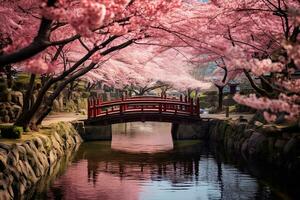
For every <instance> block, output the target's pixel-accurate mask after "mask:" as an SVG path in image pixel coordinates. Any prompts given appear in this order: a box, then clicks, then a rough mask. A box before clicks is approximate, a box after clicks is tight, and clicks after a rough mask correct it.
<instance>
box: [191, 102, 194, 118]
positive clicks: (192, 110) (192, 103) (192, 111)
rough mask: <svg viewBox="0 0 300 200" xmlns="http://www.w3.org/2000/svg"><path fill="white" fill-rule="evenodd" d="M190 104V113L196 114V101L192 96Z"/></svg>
mask: <svg viewBox="0 0 300 200" xmlns="http://www.w3.org/2000/svg"><path fill="white" fill-rule="evenodd" d="M190 105H191V107H190V108H191V110H190V113H191V115H193V114H194V109H193V108H194V101H193V98H190Z"/></svg>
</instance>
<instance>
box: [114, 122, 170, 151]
mask: <svg viewBox="0 0 300 200" xmlns="http://www.w3.org/2000/svg"><path fill="white" fill-rule="evenodd" d="M111 148H112V149H114V150H118V151H125V152H131V153H155V152H161V151H168V150H172V149H173V141H172V136H171V124H169V123H157V122H155V123H154V122H147V123H142V122H134V123H126V124H117V125H114V126H113V135H112V142H111Z"/></svg>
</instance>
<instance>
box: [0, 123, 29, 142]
mask: <svg viewBox="0 0 300 200" xmlns="http://www.w3.org/2000/svg"><path fill="white" fill-rule="evenodd" d="M0 130H1V136H2V137H3V138H10V139H17V138H21V136H22V133H23V128H22V127H20V126H0Z"/></svg>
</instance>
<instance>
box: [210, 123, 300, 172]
mask: <svg viewBox="0 0 300 200" xmlns="http://www.w3.org/2000/svg"><path fill="white" fill-rule="evenodd" d="M208 138H209V140H210V141H213V142H215V143H217V144H222V145H223V146H224V149H225V150H226V151H227V152H229V153H233V154H235V155H237V156H239V155H241V156H242V157H243V159H244V160H246V161H247V162H257V163H262V164H263V166H271V167H272V168H273V169H279V170H280V171H281V172H283V173H284V174H285V175H286V176H289V177H300V171H299V169H300V132H299V130H284V129H279V128H275V127H263V126H262V127H254V126H250V125H248V123H246V122H240V123H234V122H230V121H223V120H214V121H211V124H210V129H209V133H208Z"/></svg>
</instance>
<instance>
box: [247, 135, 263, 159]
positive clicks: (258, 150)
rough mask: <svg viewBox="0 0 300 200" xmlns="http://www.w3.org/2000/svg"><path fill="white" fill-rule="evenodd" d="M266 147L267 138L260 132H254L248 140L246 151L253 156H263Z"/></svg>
mask: <svg viewBox="0 0 300 200" xmlns="http://www.w3.org/2000/svg"><path fill="white" fill-rule="evenodd" d="M266 147H267V138H266V136H264V135H263V134H261V133H258V132H254V133H253V134H252V135H251V137H250V138H249V141H248V153H249V155H250V156H251V157H252V158H254V157H256V156H257V158H259V159H260V158H262V159H263V158H264V155H265V154H266V151H267V149H266Z"/></svg>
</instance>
